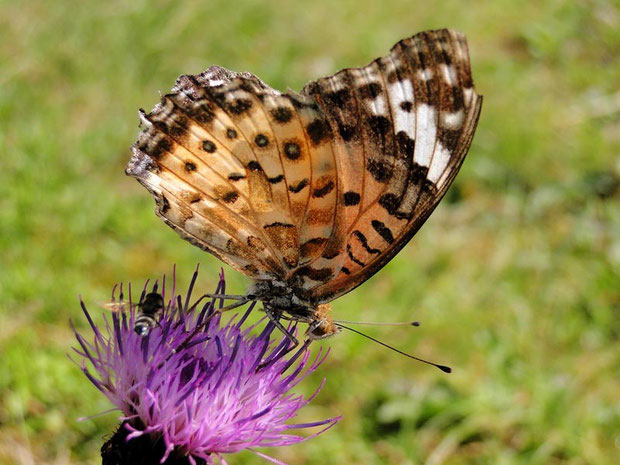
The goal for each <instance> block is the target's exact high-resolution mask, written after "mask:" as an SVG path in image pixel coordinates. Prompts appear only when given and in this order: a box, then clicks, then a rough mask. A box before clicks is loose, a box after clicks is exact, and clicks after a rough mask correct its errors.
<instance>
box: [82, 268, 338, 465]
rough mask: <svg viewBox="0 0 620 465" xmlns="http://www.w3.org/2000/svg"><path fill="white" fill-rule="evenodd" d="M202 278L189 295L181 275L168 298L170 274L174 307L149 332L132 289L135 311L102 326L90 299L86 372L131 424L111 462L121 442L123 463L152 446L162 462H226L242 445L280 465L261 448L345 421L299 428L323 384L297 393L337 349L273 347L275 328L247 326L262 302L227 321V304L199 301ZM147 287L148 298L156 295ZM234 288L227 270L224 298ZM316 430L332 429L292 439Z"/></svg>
mask: <svg viewBox="0 0 620 465" xmlns="http://www.w3.org/2000/svg"><path fill="white" fill-rule="evenodd" d="M197 272H198V270H196V272H195V273H194V276H193V278H192V281H191V284H190V287H189V290H188V292H187V294H186V295H185V296H184V297H181V296H180V295H178V294H177V293H176V291H175V283H174V281H175V280H174V279H173V283H172V292H171V294H170V295H169V296H168V295H166V289H165V278H164V283H163V286H162V289H161V294H162V296H163V298H164V308H163V309H162V310H161V311H160V312H159V314H158V315H156V318H155V320H156V325H155V326H153V327H152V328H151V330H150V331H148V334H147V335H146V336H141V335H139V334H137V333H136V332H135V331H134V326H135V323H136V318H137V317H138V316H139V313H140V311H139V308H140V307H139V306H136V305H135V304H136V302H135V300H132V297H131V288H130V289H129V300H128V302H127V305H126V311H123V312H118V313H112V314H111V317H108V318H105V320H104V324H103V325H102V326H101V327H99V326H97V325H96V324H95V323H94V322H93V320H92V318H91V316H90V314H89V312H88V311H87V310H86V306H85V305H84V303H83V302H82V303H81V304H82V309H83V311H84V314H85V316H86V318H87V320H88V323H89V324H90V328H91V330H92V333H93V334H92V337H90V338H87V337H85V336H84V335H82V334H80V333H79V332H77V331H76V330H75V329H74V331H75V335H76V338H77V341H78V343H79V347H78V348H76V349H74V350H75V352H76V353H77V354H78V355H79V357H80V358H81V362H82V363H81V369H82V371H83V372H84V374H85V375H86V376H87V377H88V379H89V380H90V381H91V382H92V383H93V384H94V385H95V386H96V387H97V389H99V390H100V391H101V392H102V393H103V394H104V395H105V396H106V397H107V398H108V399H109V400H110V401H111V402H112V404H113V405H114V406H115V407H116V408H118V409H119V410H120V411H121V412H122V416H121V420H122V422H123V423H122V426H121V427H120V428H119V431H118V432H117V434H116V435H115V437H114V438H112V439H111V440H110V441H109V442H108V443H107V444H106V445H104V448H102V454H103V455H104V463H105V453H106V448H107V449H114V448H116V447H117V445H119V444H120V446H119V447H125V448H126V451H125V452H123V451H118V450H115V451H114V453H115V454H116V455H117V457H116V460H118V457H121V456H123V454H125V455H126V458H127V457H129V456H130V455H132V454H133V455H141V456H142V458H144V455H143V451H141V452H140V453H137V452H136V451H135V450H132V447H133V449H135V448H140V447H144V451H148V452H147V453H148V454H151V456H152V457H153V455H152V454H157V453H158V454H159V456H158V457H157V460H159V461H160V462H161V463H164V462H166V463H173V461H174V463H181V462H178V461H176V460H178V458H183V459H184V460H185V461H186V463H187V462H189V463H192V464H195V463H207V464H213V463H216V462H215V461H216V460H219V461H220V462H222V463H226V462H225V461H224V458H223V457H222V454H228V453H234V452H238V451H240V450H242V449H250V450H252V451H253V452H255V453H257V454H259V455H261V456H263V457H265V458H267V459H269V460H271V461H273V462H274V463H280V462H278V461H277V460H276V459H274V458H272V457H268V456H266V455H264V454H262V453H260V452H258V451H256V450H255V449H254V448H256V447H263V446H285V445H290V444H295V443H298V442H300V441H303V440H306V439H309V438H310V437H314V436H316V435H318V434H320V433H322V432H323V431H325V430H326V429H328V428H330V427H331V426H333V425H334V424H335V423H336V422H337V421H338V420H339V417H334V418H329V419H326V420H322V421H317V422H313V423H291V422H290V421H291V420H292V419H293V418H294V417H295V416H296V415H297V413H298V411H299V409H301V408H302V407H304V406H305V405H307V404H308V403H309V402H310V401H311V400H312V398H313V397H314V395H316V393H318V391H319V390H320V388H321V386H322V384H321V386H319V388H318V389H317V391H316V392H315V394H313V395H312V396H311V397H309V398H304V397H303V396H302V395H295V394H294V393H292V392H291V390H292V389H293V388H294V387H295V385H297V384H298V383H299V382H300V381H301V380H302V379H304V378H305V377H306V376H307V375H308V374H309V373H311V372H313V371H314V370H316V368H317V367H318V366H319V365H320V364H321V363H322V362H323V361H324V360H325V357H326V356H327V353H323V352H322V351H320V350H319V352H318V354H317V356H316V357H315V358H313V359H312V360H311V352H310V351H309V349H308V346H307V345H304V346H302V347H301V348H299V349H297V350H294V351H290V348H291V347H290V345H291V343H290V341H289V339H288V338H287V337H285V336H282V338H281V340H280V341H279V343H277V344H276V343H274V342H272V336H273V335H274V334H272V333H273V331H274V325H273V324H272V323H271V322H268V323H267V324H266V325H264V328H263V329H262V331H260V332H259V329H260V328H258V327H256V325H252V326H247V327H245V328H244V323H245V320H246V318H247V317H248V315H249V313H250V311H251V310H252V307H253V305H251V306H250V308H249V309H248V310H247V312H245V314H243V315H242V316H241V318H237V317H238V315H236V316H235V317H233V318H232V319H231V320H230V321H229V322H228V323H226V324H223V323H222V321H221V315H222V314H221V312H219V311H218V310H217V308H216V304H219V305H217V306H219V307H221V306H222V302H216V301H215V300H209V301H206V302H205V301H204V299H198V300H197V301H196V302H194V303H193V304H192V305H190V301H191V293H192V288H193V286H194V283H195V280H196V277H197ZM147 285H148V282H147V284H145V286H144V288H143V290H142V295H141V297H140V300H139V301H138V302H141V301H142V300H143V299H144V296H145V295H146V294H147ZM224 291H225V282H224V276H223V273H222V275H221V276H220V281H219V284H218V287H217V289H216V293H223V292H224ZM153 292H157V285H155V286H154V288H153ZM121 294H122V290H121ZM121 299H122V296H121ZM110 320H111V321H110ZM262 321H264V320H261V322H262ZM259 324H260V322H259ZM289 329H290V330H292V331H294V328H293V327H291V328H289ZM277 334H279V333H278V332H276V335H277ZM315 426H323V429H322V430H321V431H319V432H317V433H315V434H313V435H311V436H309V437H302V436H298V435H294V434H290V433H289V431H290V430H292V429H303V428H309V427H315ZM118 435H120V437H121V438H122V440H119V438H118V437H116V436H118ZM119 454H120V455H119ZM122 460H123V459H121V462H120V463H129V462H124V461H122ZM128 460H129V459H128ZM131 460H133V459H131ZM152 460H153V459H151V463H153V462H152ZM144 463H147V461H146V460H145V461H144Z"/></svg>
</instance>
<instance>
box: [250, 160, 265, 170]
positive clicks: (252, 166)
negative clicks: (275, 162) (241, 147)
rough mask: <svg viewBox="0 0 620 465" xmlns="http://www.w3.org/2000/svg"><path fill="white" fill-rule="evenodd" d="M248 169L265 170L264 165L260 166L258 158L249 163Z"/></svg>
mask: <svg viewBox="0 0 620 465" xmlns="http://www.w3.org/2000/svg"><path fill="white" fill-rule="evenodd" d="M248 169H249V170H250V171H261V172H262V171H263V167H262V166H260V163H259V162H257V161H256V160H252V161H251V162H250V163H248Z"/></svg>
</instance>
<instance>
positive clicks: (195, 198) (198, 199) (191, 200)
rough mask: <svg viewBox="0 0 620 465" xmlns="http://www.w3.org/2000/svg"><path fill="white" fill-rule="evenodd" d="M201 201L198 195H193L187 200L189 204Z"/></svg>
mask: <svg viewBox="0 0 620 465" xmlns="http://www.w3.org/2000/svg"><path fill="white" fill-rule="evenodd" d="M201 200H202V197H201V196H200V194H195V195H193V196H192V198H191V199H189V203H198V202H200V201H201Z"/></svg>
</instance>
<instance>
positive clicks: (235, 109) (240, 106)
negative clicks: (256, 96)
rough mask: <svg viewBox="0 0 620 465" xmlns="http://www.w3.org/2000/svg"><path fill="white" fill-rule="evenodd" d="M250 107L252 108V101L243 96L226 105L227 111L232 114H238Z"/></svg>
mask: <svg viewBox="0 0 620 465" xmlns="http://www.w3.org/2000/svg"><path fill="white" fill-rule="evenodd" d="M250 108H252V102H251V101H249V100H247V99H244V98H238V99H236V100H234V101H233V102H231V103H229V104H228V105H227V109H228V111H230V112H231V113H232V114H234V115H240V114H241V113H243V112H245V111H248V110H249V109H250Z"/></svg>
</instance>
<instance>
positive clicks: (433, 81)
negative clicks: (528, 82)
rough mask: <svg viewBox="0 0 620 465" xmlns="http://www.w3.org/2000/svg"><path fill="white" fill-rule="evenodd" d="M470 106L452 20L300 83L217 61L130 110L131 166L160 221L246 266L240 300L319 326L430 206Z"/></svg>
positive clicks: (326, 327)
mask: <svg viewBox="0 0 620 465" xmlns="http://www.w3.org/2000/svg"><path fill="white" fill-rule="evenodd" d="M481 104H482V97H480V96H479V95H477V94H476V92H475V90H474V88H473V81H472V78H471V71H470V67H469V56H468V52H467V45H466V42H465V38H464V37H463V36H462V35H460V34H458V33H456V32H454V31H450V30H439V31H426V32H423V33H420V34H417V35H415V36H413V37H411V38H409V39H404V40H402V41H400V42H399V43H397V44H396V45H395V46H394V47H393V48H392V50H391V51H390V53H389V54H388V55H387V56H385V57H381V58H378V59H376V60H374V61H373V62H371V63H370V64H369V65H367V66H365V67H362V68H351V69H345V70H342V71H340V72H338V73H336V74H335V75H333V76H329V77H325V78H320V79H317V80H316V81H312V82H310V83H308V84H307V85H306V86H305V87H304V89H303V90H302V91H301V93H299V94H297V93H294V92H288V93H282V92H279V91H277V90H274V89H272V88H270V87H269V86H268V85H267V84H265V83H264V82H263V81H261V80H260V79H259V78H257V77H256V76H254V75H252V74H250V73H237V72H233V71H229V70H226V69H224V68H220V67H217V66H212V67H211V68H209V69H208V70H207V71H205V72H204V73H201V74H200V75H195V76H181V77H180V78H179V79H178V80H177V83H176V85H175V86H174V88H173V89H172V91H171V93H169V94H167V95H164V97H163V98H162V101H161V102H160V103H159V104H158V105H157V106H156V107H155V108H154V109H153V111H151V112H150V113H148V114H147V113H145V112H141V113H140V117H141V121H142V123H143V125H144V126H145V129H144V131H143V132H142V133H141V134H140V136H139V138H138V141H137V142H136V143H135V144H134V146H133V147H132V153H133V155H132V158H131V160H130V162H129V164H128V167H127V173H128V174H130V175H132V176H134V177H136V178H137V179H138V181H139V182H140V183H142V184H143V185H144V186H145V187H146V188H147V189H148V190H149V191H150V192H151V193H152V194H153V196H154V198H155V201H156V205H157V206H156V213H157V214H158V216H160V217H161V218H162V219H163V221H164V222H165V223H166V224H168V225H169V226H170V227H171V228H173V229H174V230H176V231H177V232H178V233H179V234H180V235H181V236H182V237H183V238H184V239H186V240H188V241H189V242H191V243H192V244H194V245H196V246H198V247H200V248H202V249H203V250H206V251H208V252H210V253H212V254H213V255H215V256H216V257H218V258H220V259H221V260H222V261H224V262H225V263H227V264H229V265H230V266H232V267H233V268H235V269H237V270H239V271H241V272H242V273H244V274H246V275H247V276H249V277H250V278H253V279H254V280H255V282H256V283H255V285H254V286H253V287H252V288H251V289H250V290H249V291H248V292H247V293H246V296H247V297H248V298H250V297H251V298H252V299H253V300H259V301H261V302H263V304H264V307H265V310H266V311H267V312H270V313H272V314H273V315H274V316H275V318H280V317H282V318H290V319H294V320H298V321H303V322H307V323H309V324H310V328H309V332H308V335H309V337H311V338H321V337H324V336H327V335H330V334H333V333H335V332H337V331H338V328H337V326H336V325H334V324H333V323H332V322H331V319H330V317H329V314H328V313H329V306H328V305H326V304H328V303H329V302H331V301H332V300H334V299H335V298H337V297H339V296H341V295H343V294H345V293H347V292H349V291H351V290H352V289H354V288H355V287H357V286H358V285H360V284H362V283H363V282H365V281H366V280H367V279H369V278H370V277H371V276H372V275H373V274H374V273H376V272H377V271H378V270H379V269H381V268H382V267H383V266H384V265H385V264H386V263H387V262H388V261H389V260H390V259H391V258H392V257H394V255H396V253H398V251H399V250H400V249H401V248H402V247H404V245H406V244H407V242H408V241H409V240H410V239H411V237H413V235H414V234H415V233H416V232H417V230H418V229H419V228H420V227H421V226H422V224H423V223H424V222H425V221H426V219H427V218H428V217H429V215H430V214H431V213H432V211H433V210H434V209H435V207H436V206H437V204H438V203H439V201H440V200H441V198H442V197H443V195H444V194H445V192H446V191H447V189H448V187H449V186H450V184H451V183H452V181H453V179H454V177H455V176H456V174H457V172H458V170H459V168H460V166H461V164H462V162H463V160H464V157H465V155H466V153H467V150H468V149H469V145H470V144H471V140H472V138H473V134H474V131H475V128H476V124H477V121H478V116H479V112H480V107H481Z"/></svg>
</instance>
